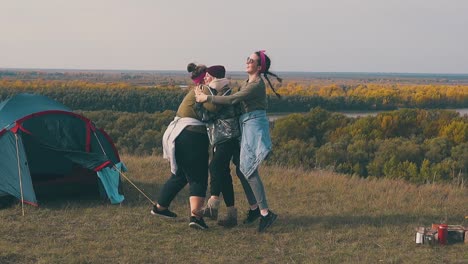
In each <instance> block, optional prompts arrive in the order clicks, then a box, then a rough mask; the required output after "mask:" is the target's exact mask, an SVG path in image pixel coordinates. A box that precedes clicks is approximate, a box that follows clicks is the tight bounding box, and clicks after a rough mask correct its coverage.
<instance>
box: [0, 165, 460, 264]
mask: <svg viewBox="0 0 468 264" xmlns="http://www.w3.org/2000/svg"><path fill="white" fill-rule="evenodd" d="M122 160H123V161H124V162H125V163H126V164H127V167H128V168H129V172H128V173H127V174H126V175H127V176H128V177H129V178H130V179H132V180H133V181H134V182H135V184H137V185H138V186H139V187H141V188H142V189H143V190H144V191H145V192H146V193H148V194H149V195H150V197H152V198H153V199H156V197H157V194H158V191H159V188H160V186H161V185H162V184H163V183H164V181H165V179H166V178H167V177H168V176H169V173H168V172H169V164H168V163H167V162H166V161H165V160H163V159H162V158H161V157H154V156H153V157H136V156H124V157H122ZM260 174H261V175H262V178H263V180H264V183H265V186H266V190H267V195H268V198H269V203H270V207H271V208H272V209H273V210H274V211H275V212H276V213H277V214H278V215H279V218H278V220H277V222H276V223H275V224H274V225H273V226H271V227H270V228H269V229H268V230H267V232H266V233H262V234H259V233H257V231H256V228H257V224H254V225H242V224H240V225H239V226H238V227H235V228H232V229H224V228H222V227H219V226H216V223H215V222H212V221H209V220H207V224H208V225H209V226H210V228H209V230H206V231H198V230H192V229H190V228H189V227H188V211H189V210H188V191H187V189H184V190H183V191H182V192H181V193H180V194H179V195H178V196H177V198H176V199H175V201H174V202H173V204H172V206H171V208H172V210H174V211H175V212H176V213H177V214H178V215H179V217H178V219H177V220H172V221H171V220H166V219H161V218H158V217H155V216H152V215H150V214H149V211H150V209H151V204H150V203H149V202H148V201H147V200H146V199H145V198H144V197H143V196H142V195H140V194H139V193H138V192H137V191H136V190H135V189H134V188H133V187H132V186H130V184H129V183H128V182H126V181H124V191H125V195H126V201H125V202H124V203H123V204H122V205H110V204H109V203H107V202H104V201H101V200H96V199H90V198H87V199H73V200H61V201H46V202H43V203H42V204H41V206H40V207H39V208H33V207H30V206H27V207H26V214H25V216H24V217H23V216H21V206H20V205H17V204H15V205H13V206H11V207H8V208H6V209H1V210H0V263H468V244H453V245H448V246H433V247H431V246H428V245H416V244H415V242H414V236H415V231H414V228H415V227H417V226H421V225H425V226H430V224H431V223H438V222H441V221H447V223H449V224H465V225H468V220H467V221H466V222H465V223H463V221H464V216H465V215H468V190H467V189H463V188H459V187H453V186H448V185H423V186H416V185H412V184H409V183H406V182H403V181H397V180H380V179H362V178H357V177H350V176H345V175H338V174H333V173H330V172H325V171H304V170H301V169H295V168H284V167H276V166H268V167H267V166H263V167H262V168H261V171H260ZM234 182H235V188H236V198H237V206H238V208H239V210H240V213H241V214H240V218H241V221H240V222H242V218H244V211H245V209H247V203H246V200H245V197H244V196H243V194H242V190H241V186H240V183H239V181H238V180H237V179H234ZM224 211H225V210H224V208H223V210H222V212H221V214H223V213H224Z"/></svg>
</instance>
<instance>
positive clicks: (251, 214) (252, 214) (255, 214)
mask: <svg viewBox="0 0 468 264" xmlns="http://www.w3.org/2000/svg"><path fill="white" fill-rule="evenodd" d="M260 216H261V214H260V209H259V208H258V207H257V209H255V210H250V209H249V211H248V212H247V218H246V219H245V220H244V222H243V223H244V224H250V223H253V222H254V221H255V220H257V218H259V217H260Z"/></svg>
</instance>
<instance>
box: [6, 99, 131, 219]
mask: <svg viewBox="0 0 468 264" xmlns="http://www.w3.org/2000/svg"><path fill="white" fill-rule="evenodd" d="M117 167H119V168H121V169H117ZM120 170H125V166H124V165H123V164H122V163H120V157H119V154H118V152H117V150H116V148H115V146H114V143H113V142H112V139H111V138H110V137H109V136H108V135H107V134H106V133H105V132H104V130H102V129H98V128H96V127H95V126H94V124H93V123H92V122H91V121H90V120H89V119H87V118H86V117H84V116H82V115H79V114H76V113H73V112H72V111H71V110H70V109H69V108H67V107H66V106H64V105H62V104H60V103H58V102H56V101H54V100H52V99H50V98H47V97H45V96H42V95H37V94H18V95H15V96H13V97H11V98H9V99H7V100H5V101H3V102H1V103H0V197H1V196H5V195H11V196H14V197H16V198H18V199H19V200H20V201H21V202H22V204H23V203H28V204H31V205H35V206H37V198H36V194H37V193H36V191H38V192H39V189H41V187H43V186H49V187H50V186H52V189H55V190H61V189H63V188H62V186H63V185H62V184H65V183H67V184H69V185H71V186H73V187H75V186H76V187H77V189H78V191H81V190H85V189H96V190H97V191H99V192H100V193H101V194H104V193H105V194H107V197H108V198H109V200H110V201H111V203H120V202H122V201H123V199H124V197H123V196H122V195H121V194H120V193H119V187H120V176H119V173H121V171H120ZM97 174H99V178H98V176H97ZM98 179H99V180H98ZM54 187H55V188H54ZM23 214H24V209H23Z"/></svg>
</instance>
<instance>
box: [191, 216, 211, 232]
mask: <svg viewBox="0 0 468 264" xmlns="http://www.w3.org/2000/svg"><path fill="white" fill-rule="evenodd" d="M189 226H190V227H191V228H195V229H200V230H204V229H207V228H208V226H207V225H206V224H205V221H204V220H203V218H196V217H195V216H191V217H190V223H189Z"/></svg>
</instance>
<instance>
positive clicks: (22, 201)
mask: <svg viewBox="0 0 468 264" xmlns="http://www.w3.org/2000/svg"><path fill="white" fill-rule="evenodd" d="M15 138H16V159H17V160H18V178H19V183H20V192H21V211H22V213H23V216H24V197H23V180H22V179H21V165H20V159H19V147H18V134H16V133H15Z"/></svg>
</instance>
